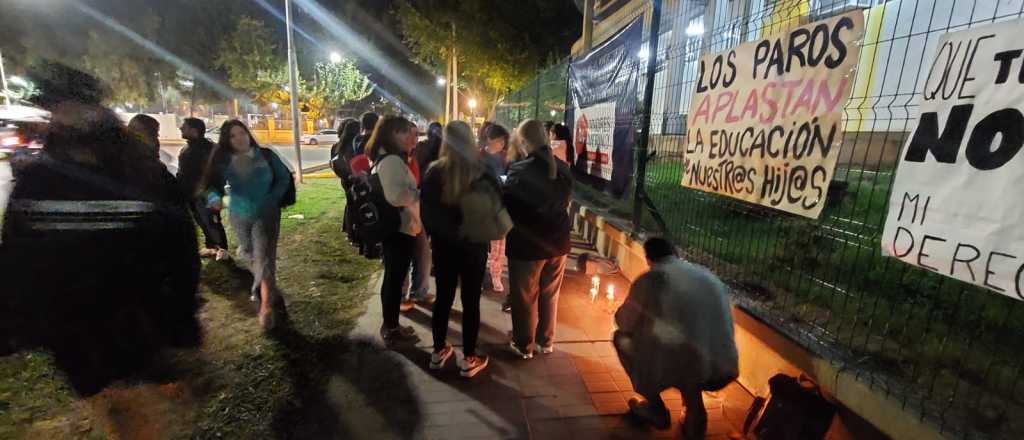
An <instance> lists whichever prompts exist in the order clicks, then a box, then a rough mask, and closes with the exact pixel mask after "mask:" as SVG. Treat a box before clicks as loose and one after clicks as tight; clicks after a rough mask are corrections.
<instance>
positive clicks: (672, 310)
mask: <svg viewBox="0 0 1024 440" xmlns="http://www.w3.org/2000/svg"><path fill="white" fill-rule="evenodd" d="M644 251H645V253H646V255H647V262H648V264H649V265H650V267H651V270H650V271H649V272H647V273H645V274H643V275H641V276H640V277H639V278H637V279H636V281H635V282H634V283H633V286H632V287H631V288H630V292H629V297H628V298H627V299H626V301H625V303H624V304H623V305H622V307H621V308H620V309H619V310H618V312H616V314H615V323H616V325H617V326H618V330H616V332H615V335H614V338H613V343H614V345H615V349H616V351H617V352H618V354H619V360H620V361H621V362H622V366H623V367H624V368H625V370H626V373H627V374H629V378H630V380H632V382H633V387H634V389H635V391H636V392H637V393H638V394H640V395H641V396H643V399H640V398H636V397H634V398H633V399H630V401H629V408H630V412H631V413H632V414H633V415H634V416H636V417H638V418H640V419H642V420H644V421H645V422H648V423H651V424H652V425H654V426H655V427H657V428H659V429H667V428H668V427H669V425H670V424H671V418H670V416H669V412H668V409H667V408H666V407H665V402H664V401H662V399H661V392H662V391H664V390H666V389H669V388H676V389H678V390H679V391H680V393H681V394H682V397H683V401H684V403H685V405H686V420H685V421H684V422H683V435H684V437H685V438H688V439H695V438H703V437H704V433H705V432H706V430H707V411H706V410H705V409H704V400H703V396H702V394H701V393H702V392H703V391H717V390H719V389H722V388H724V387H725V386H726V385H728V384H729V383H730V382H732V381H733V380H735V379H736V376H737V375H738V373H739V369H738V365H737V363H738V356H737V353H736V344H735V341H734V339H733V324H732V315H731V312H730V306H729V299H728V291H727V288H726V286H725V284H723V283H722V281H721V280H719V279H718V277H716V276H715V275H714V274H712V273H711V272H710V271H708V270H707V269H705V268H703V267H701V266H697V265H694V264H691V263H688V262H686V261H683V260H681V259H680V258H678V257H677V256H676V254H675V249H674V248H673V247H672V244H671V243H669V242H668V241H666V240H665V239H662V238H652V239H650V240H647V242H646V243H644Z"/></svg>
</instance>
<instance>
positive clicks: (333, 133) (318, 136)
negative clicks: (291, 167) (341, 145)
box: [302, 129, 338, 145]
mask: <svg viewBox="0 0 1024 440" xmlns="http://www.w3.org/2000/svg"><path fill="white" fill-rule="evenodd" d="M336 142H338V130H333V129H326V130H320V131H318V132H316V133H313V134H304V135H302V143H304V144H306V145H318V144H325V145H334V144H335V143H336Z"/></svg>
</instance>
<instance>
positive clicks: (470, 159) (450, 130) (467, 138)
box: [430, 121, 484, 206]
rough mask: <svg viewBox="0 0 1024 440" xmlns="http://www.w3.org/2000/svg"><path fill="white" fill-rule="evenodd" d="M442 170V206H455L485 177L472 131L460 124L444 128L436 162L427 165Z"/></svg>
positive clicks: (452, 124) (457, 122)
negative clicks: (475, 183) (473, 184)
mask: <svg viewBox="0 0 1024 440" xmlns="http://www.w3.org/2000/svg"><path fill="white" fill-rule="evenodd" d="M430 167H431V168H433V167H438V169H440V170H443V171H444V174H443V180H444V188H443V189H442V191H441V203H444V204H446V205H450V206H451V205H457V204H458V203H459V199H460V198H462V195H463V194H465V193H466V191H468V190H469V187H470V184H472V183H473V181H474V180H476V179H478V178H479V177H480V176H481V175H482V174H483V173H484V165H483V162H482V161H481V160H480V151H479V150H478V149H477V147H476V139H474V138H473V129H472V128H469V124H466V123H465V122H462V121H452V122H449V123H448V125H447V126H446V127H445V128H444V140H443V141H442V142H441V151H440V153H439V154H438V159H437V160H436V161H434V163H433V164H431V165H430Z"/></svg>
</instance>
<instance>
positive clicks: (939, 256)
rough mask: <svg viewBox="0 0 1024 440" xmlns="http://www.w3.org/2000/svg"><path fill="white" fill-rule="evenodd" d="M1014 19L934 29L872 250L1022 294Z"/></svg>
mask: <svg viewBox="0 0 1024 440" xmlns="http://www.w3.org/2000/svg"><path fill="white" fill-rule="evenodd" d="M1022 26H1024V21H1022V20H1016V21H1009V22H1002V23H998V24H993V25H988V26H983V27H979V28H975V29H969V30H964V31H960V32H955V33H951V34H946V35H944V36H942V38H941V39H940V40H939V43H938V46H937V48H936V49H935V55H934V60H933V61H932V62H931V65H930V66H929V67H928V68H929V71H928V75H927V79H926V80H925V82H924V85H923V87H922V90H920V95H919V101H920V109H921V114H920V116H919V117H918V121H917V128H916V130H915V131H914V133H913V135H911V136H910V140H909V141H908V142H907V145H906V146H905V148H904V149H903V156H902V157H901V158H900V162H899V168H898V169H897V171H896V179H895V181H894V182H893V188H892V196H891V199H890V201H889V215H888V217H887V218H886V222H885V229H884V231H883V233H882V253H883V255H888V256H892V257H896V258H898V259H900V260H902V261H904V262H906V263H909V264H912V265H914V266H917V267H921V268H924V269H927V270H930V271H933V272H937V273H941V274H943V275H946V276H949V277H952V278H956V279H958V280H961V281H965V282H968V283H971V284H975V285H978V286H982V287H985V288H987V289H990V290H993V291H996V292H999V293H1001V294H1004V295H1008V296H1010V297H1013V298H1017V299H1024V292H1022V287H1024V229H1022V228H1021V227H1020V224H1021V220H1022V219H1024V200H1022V199H1021V197H1020V195H1019V194H1020V188H1021V187H1022V185H1024V156H1021V155H1020V154H1018V153H1020V150H1021V147H1022V146H1024V115H1022V110H1024V55H1022V54H1024V40H1022V39H1021V38H1020V30H1021V29H1024V27H1022Z"/></svg>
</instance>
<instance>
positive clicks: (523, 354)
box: [508, 341, 533, 360]
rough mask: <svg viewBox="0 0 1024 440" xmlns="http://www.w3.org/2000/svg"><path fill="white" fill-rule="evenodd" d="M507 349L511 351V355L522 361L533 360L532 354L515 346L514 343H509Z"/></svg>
mask: <svg viewBox="0 0 1024 440" xmlns="http://www.w3.org/2000/svg"><path fill="white" fill-rule="evenodd" d="M508 348H509V349H511V350H512V353H514V354H515V355H516V356H518V357H520V358H523V359H524V360H527V359H533V352H532V351H524V350H522V349H521V348H519V346H518V345H516V343H515V341H509V343H508Z"/></svg>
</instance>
